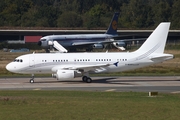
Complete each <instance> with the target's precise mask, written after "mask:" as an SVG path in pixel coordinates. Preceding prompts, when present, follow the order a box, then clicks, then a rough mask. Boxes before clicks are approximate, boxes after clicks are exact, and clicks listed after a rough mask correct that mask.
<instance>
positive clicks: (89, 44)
mask: <svg viewBox="0 0 180 120" xmlns="http://www.w3.org/2000/svg"><path fill="white" fill-rule="evenodd" d="M118 17H119V13H114V16H113V18H112V20H111V22H110V24H109V28H108V29H107V32H106V33H104V34H76V35H49V36H45V37H42V38H41V39H40V40H39V42H38V45H39V46H41V47H42V48H45V49H46V50H47V51H49V49H50V48H56V49H57V50H58V51H59V52H68V50H67V49H69V52H70V51H73V52H74V51H76V49H77V48H86V51H91V50H92V49H94V48H99V49H101V48H104V47H105V46H106V45H108V44H112V45H114V46H115V47H116V48H118V49H120V50H125V47H126V42H128V41H134V40H136V41H137V40H145V39H124V40H115V39H119V37H120V36H118V34H117V24H118ZM121 37H122V36H121ZM114 38H115V39H114ZM62 47H64V48H65V49H62Z"/></svg>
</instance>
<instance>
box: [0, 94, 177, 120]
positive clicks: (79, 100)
mask: <svg viewBox="0 0 180 120" xmlns="http://www.w3.org/2000/svg"><path fill="white" fill-rule="evenodd" d="M179 99H180V94H162V93H161V94H159V95H158V96H157V97H148V93H137V92H80V91H0V111H1V112H0V119H1V120H12V119H14V120H25V119H26V120H40V119H43V120H72V119H73V120H145V119H146V120H165V119H166V120H177V119H179V118H180V114H179V111H180V102H179Z"/></svg>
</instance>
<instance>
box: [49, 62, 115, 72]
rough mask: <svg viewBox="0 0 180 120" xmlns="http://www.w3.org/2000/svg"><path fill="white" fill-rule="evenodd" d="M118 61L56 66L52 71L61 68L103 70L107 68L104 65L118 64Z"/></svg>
mask: <svg viewBox="0 0 180 120" xmlns="http://www.w3.org/2000/svg"><path fill="white" fill-rule="evenodd" d="M117 64H118V62H116V63H112V64H96V65H66V66H56V67H54V68H52V71H53V72H55V71H57V70H59V69H61V70H79V71H83V72H89V71H100V70H101V71H102V70H105V69H104V68H103V67H107V66H110V65H115V66H117Z"/></svg>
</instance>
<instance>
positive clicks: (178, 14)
mask: <svg viewBox="0 0 180 120" xmlns="http://www.w3.org/2000/svg"><path fill="white" fill-rule="evenodd" d="M179 18H180V0H175V1H174V3H173V6H172V17H171V20H170V21H171V23H172V25H171V26H172V28H174V29H180V20H179Z"/></svg>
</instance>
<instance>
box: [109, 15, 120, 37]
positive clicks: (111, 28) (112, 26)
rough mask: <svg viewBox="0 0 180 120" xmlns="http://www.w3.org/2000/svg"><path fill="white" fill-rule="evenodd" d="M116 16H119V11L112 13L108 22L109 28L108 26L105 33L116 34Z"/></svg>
mask: <svg viewBox="0 0 180 120" xmlns="http://www.w3.org/2000/svg"><path fill="white" fill-rule="evenodd" d="M118 17H119V13H114V16H113V18H112V20H111V22H110V24H109V28H108V30H107V32H106V34H112V35H116V34H117V23H118Z"/></svg>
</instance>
